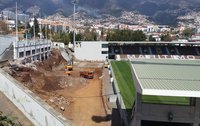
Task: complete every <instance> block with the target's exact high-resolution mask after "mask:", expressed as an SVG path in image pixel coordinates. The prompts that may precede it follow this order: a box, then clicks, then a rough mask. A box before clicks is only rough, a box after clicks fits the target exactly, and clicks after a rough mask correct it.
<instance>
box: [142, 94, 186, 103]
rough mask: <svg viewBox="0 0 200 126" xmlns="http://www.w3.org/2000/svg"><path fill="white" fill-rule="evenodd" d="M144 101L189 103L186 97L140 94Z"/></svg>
mask: <svg viewBox="0 0 200 126" xmlns="http://www.w3.org/2000/svg"><path fill="white" fill-rule="evenodd" d="M142 101H143V102H144V103H155V104H171V105H190V99H189V98H187V97H168V96H146V95H143V96H142Z"/></svg>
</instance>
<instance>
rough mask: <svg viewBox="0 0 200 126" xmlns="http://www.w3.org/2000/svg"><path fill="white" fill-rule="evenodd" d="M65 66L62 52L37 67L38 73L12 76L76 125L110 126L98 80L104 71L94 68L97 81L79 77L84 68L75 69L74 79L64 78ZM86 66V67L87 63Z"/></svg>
mask: <svg viewBox="0 0 200 126" xmlns="http://www.w3.org/2000/svg"><path fill="white" fill-rule="evenodd" d="M65 64H66V62H65V61H64V60H63V58H62V57H61V55H60V54H59V51H54V52H53V55H52V57H51V58H49V59H48V60H47V61H45V62H43V63H37V64H36V66H37V67H36V68H37V70H32V69H29V68H24V67H20V69H19V70H18V71H12V72H11V73H10V74H11V75H12V76H13V77H15V78H16V79H17V80H19V81H20V82H22V83H23V84H24V85H25V86H26V87H28V88H29V89H30V90H32V91H33V92H35V93H36V94H37V95H38V96H39V97H41V98H42V99H44V101H46V102H47V103H48V104H49V105H51V106H52V107H53V108H54V109H56V110H57V111H59V112H60V113H62V114H63V115H64V116H65V117H66V118H68V119H69V120H71V121H72V122H73V123H74V124H75V125H77V126H109V125H110V123H109V121H108V118H107V115H106V112H105V108H104V104H103V100H102V97H101V96H102V94H101V90H102V83H101V80H100V79H99V77H100V76H101V75H102V70H101V69H100V68H94V70H95V77H94V79H85V78H81V77H79V70H80V69H81V68H78V67H75V68H74V70H73V72H72V75H71V76H67V75H65V74H64V72H65V70H64V65H65ZM84 64H86V66H87V63H84ZM88 66H91V64H88ZM60 107H63V108H65V111H62V110H60Z"/></svg>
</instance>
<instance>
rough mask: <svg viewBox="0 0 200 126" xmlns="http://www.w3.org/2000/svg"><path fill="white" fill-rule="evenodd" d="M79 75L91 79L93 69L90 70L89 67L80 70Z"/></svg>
mask: <svg viewBox="0 0 200 126" xmlns="http://www.w3.org/2000/svg"><path fill="white" fill-rule="evenodd" d="M80 76H81V77H84V78H87V79H93V78H94V71H93V70H90V69H85V70H81V71H80Z"/></svg>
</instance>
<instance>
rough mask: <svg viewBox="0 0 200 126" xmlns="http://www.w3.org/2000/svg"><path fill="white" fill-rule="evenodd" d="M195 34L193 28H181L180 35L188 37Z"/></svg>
mask: <svg viewBox="0 0 200 126" xmlns="http://www.w3.org/2000/svg"><path fill="white" fill-rule="evenodd" d="M194 34H195V29H194V28H186V29H185V30H183V32H182V35H183V37H185V38H189V37H191V36H192V35H194Z"/></svg>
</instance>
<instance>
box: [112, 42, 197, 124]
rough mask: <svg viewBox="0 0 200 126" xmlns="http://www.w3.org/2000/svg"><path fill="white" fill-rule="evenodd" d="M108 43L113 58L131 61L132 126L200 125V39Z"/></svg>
mask: <svg viewBox="0 0 200 126" xmlns="http://www.w3.org/2000/svg"><path fill="white" fill-rule="evenodd" d="M108 45H109V46H108V48H109V51H108V57H109V59H116V60H122V61H124V60H129V61H130V66H131V71H132V74H133V75H132V78H133V80H134V83H133V85H134V87H135V89H136V90H135V91H133V92H135V93H134V94H135V96H134V99H130V100H134V104H133V108H132V114H131V115H130V118H131V123H130V125H131V126H200V118H199V115H200V109H199V108H200V107H199V106H200V90H199V87H198V86H199V84H200V83H199V82H200V80H199V76H198V75H199V74H200V73H199V70H198V69H199V66H200V60H199V59H200V43H199V42H185V43H179V42H158V43H154V42H153V43H152V42H141V43H140V42H130V43H128V42H125V43H123V42H121V43H117V42H113V43H112V42H110V43H108ZM168 59H170V60H168ZM121 67H122V66H121ZM120 74H125V73H120ZM123 79H124V80H125V79H127V78H123ZM123 84H125V83H123ZM120 92H121V91H120ZM118 99H119V98H118ZM127 99H128V98H126V100H127ZM121 116H123V115H121Z"/></svg>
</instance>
